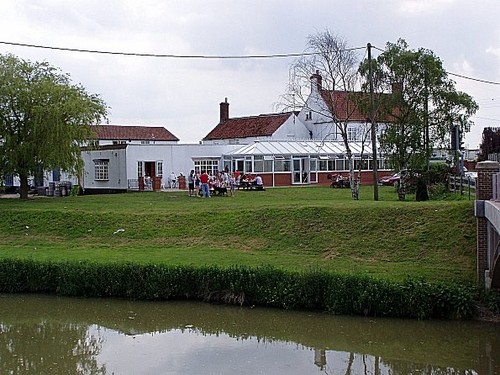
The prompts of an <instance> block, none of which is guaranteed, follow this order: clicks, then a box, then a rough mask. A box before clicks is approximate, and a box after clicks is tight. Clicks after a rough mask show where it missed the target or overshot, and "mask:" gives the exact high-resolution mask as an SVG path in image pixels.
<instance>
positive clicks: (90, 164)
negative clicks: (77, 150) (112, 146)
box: [82, 149, 128, 190]
mask: <svg viewBox="0 0 500 375" xmlns="http://www.w3.org/2000/svg"><path fill="white" fill-rule="evenodd" d="M82 158H83V161H84V163H85V171H84V172H83V183H82V185H83V188H85V189H123V190H126V189H127V188H128V181H127V161H126V149H116V150H93V151H83V152H82ZM95 159H109V164H108V170H109V180H107V181H96V180H95V179H94V176H95V167H94V160H95Z"/></svg>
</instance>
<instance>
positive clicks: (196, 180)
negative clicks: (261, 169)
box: [187, 169, 264, 198]
mask: <svg viewBox="0 0 500 375" xmlns="http://www.w3.org/2000/svg"><path fill="white" fill-rule="evenodd" d="M187 182H188V190H189V196H190V197H196V196H198V197H202V198H210V197H211V196H213V195H228V196H231V197H234V195H235V192H236V189H239V188H240V187H242V188H244V189H247V188H251V187H255V188H256V189H261V190H263V188H264V184H263V182H262V177H261V176H260V175H257V176H252V175H242V174H241V173H240V172H239V171H234V172H228V171H222V172H217V173H216V174H215V175H214V176H210V175H209V174H208V173H207V172H206V171H201V173H196V172H195V171H194V170H193V169H192V170H191V172H190V173H189V175H188V177H187Z"/></svg>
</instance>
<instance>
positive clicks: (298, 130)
mask: <svg viewBox="0 0 500 375" xmlns="http://www.w3.org/2000/svg"><path fill="white" fill-rule="evenodd" d="M271 138H272V139H271V140H280V141H283V140H290V141H292V140H295V139H299V140H303V139H309V138H310V136H309V129H308V128H307V127H306V126H305V124H304V123H303V122H302V121H301V120H300V119H299V118H298V117H297V116H295V115H291V116H290V117H289V118H288V119H287V120H286V121H285V122H284V123H283V125H281V126H280V127H279V129H278V130H276V131H275V132H274V134H273V135H272V137H271Z"/></svg>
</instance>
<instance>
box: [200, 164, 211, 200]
mask: <svg viewBox="0 0 500 375" xmlns="http://www.w3.org/2000/svg"><path fill="white" fill-rule="evenodd" d="M209 179H210V177H209V176H208V173H207V172H205V171H201V176H200V182H201V191H202V192H203V198H210V188H209V186H208V182H209Z"/></svg>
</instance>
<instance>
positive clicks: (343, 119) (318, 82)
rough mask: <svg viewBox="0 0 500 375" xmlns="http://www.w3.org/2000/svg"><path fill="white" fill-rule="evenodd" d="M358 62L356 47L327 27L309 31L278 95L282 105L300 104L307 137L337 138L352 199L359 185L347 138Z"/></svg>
mask: <svg viewBox="0 0 500 375" xmlns="http://www.w3.org/2000/svg"><path fill="white" fill-rule="evenodd" d="M359 62H360V60H359V58H358V55H357V52H356V49H355V48H351V47H350V46H349V45H348V44H347V42H346V40H345V39H343V38H342V37H340V36H338V35H335V34H332V33H331V32H330V31H328V30H326V31H323V32H320V33H317V34H314V35H310V36H309V37H308V38H307V49H306V51H305V53H304V55H303V56H302V57H301V58H299V59H297V60H296V61H294V63H293V64H292V65H291V66H290V73H289V85H288V89H287V93H286V94H285V95H283V96H282V101H283V102H284V104H285V106H286V107H288V108H294V109H295V108H296V107H297V106H300V107H302V111H306V113H307V115H306V120H308V121H307V123H306V126H308V129H309V133H310V137H311V139H318V140H321V141H322V142H324V141H326V140H339V138H340V141H341V142H342V143H343V146H344V149H345V155H346V157H347V160H348V164H349V182H350V186H351V190H352V196H353V198H354V199H358V196H359V189H358V188H357V184H356V182H355V177H354V160H353V153H352V149H351V146H350V142H352V141H353V140H354V139H352V135H353V132H352V131H351V127H352V123H353V119H354V118H355V117H359V108H358V106H357V104H356V100H355V96H356V95H355V94H356V93H355V89H356V87H358V86H359V75H358V66H359ZM358 94H359V93H358ZM354 133H355V132H354Z"/></svg>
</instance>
